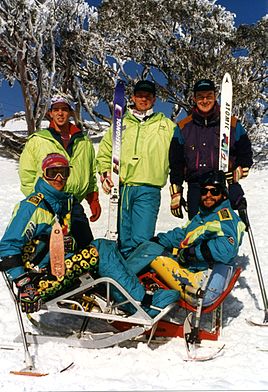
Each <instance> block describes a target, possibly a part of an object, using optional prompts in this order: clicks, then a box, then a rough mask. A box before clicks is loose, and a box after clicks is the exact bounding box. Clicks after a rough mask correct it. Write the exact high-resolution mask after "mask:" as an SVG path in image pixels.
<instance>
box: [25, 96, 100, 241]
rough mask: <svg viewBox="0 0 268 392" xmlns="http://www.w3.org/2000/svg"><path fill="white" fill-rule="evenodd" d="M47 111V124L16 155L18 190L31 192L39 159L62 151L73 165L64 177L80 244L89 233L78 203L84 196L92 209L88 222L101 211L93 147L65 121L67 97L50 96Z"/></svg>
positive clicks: (69, 112)
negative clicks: (71, 198)
mask: <svg viewBox="0 0 268 392" xmlns="http://www.w3.org/2000/svg"><path fill="white" fill-rule="evenodd" d="M48 115H49V116H50V119H51V120H50V124H49V127H48V128H47V129H41V130H38V131H37V132H35V133H33V134H32V135H30V136H29V138H28V141H27V143H26V145H25V147H24V149H23V152H22V154H21V156H20V162H19V176H20V180H21V190H22V192H23V193H24V195H25V196H28V195H29V194H30V193H31V192H33V190H34V186H35V183H36V181H37V180H38V178H39V177H40V176H42V161H43V159H44V158H45V157H46V156H47V155H48V154H50V153H59V154H62V155H64V156H65V157H66V158H67V159H68V160H69V162H70V166H71V167H73V168H74V170H72V171H71V174H70V176H69V177H68V180H67V183H66V192H69V193H71V194H73V195H74V197H75V198H76V199H77V200H78V202H79V203H77V204H76V207H75V209H74V211H73V216H72V226H73V235H74V236H75V238H76V240H77V242H78V243H79V244H80V245H81V246H82V247H83V246H86V245H87V244H88V243H90V242H91V241H92V239H93V234H92V231H91V229H90V226H89V222H88V219H87V216H86V214H85V212H84V209H83V207H82V205H81V204H80V203H81V202H82V200H83V199H86V200H87V202H88V204H89V207H90V210H91V213H92V215H91V217H90V221H91V222H95V221H96V220H97V219H98V218H99V216H100V214H101V206H100V203H99V198H98V186H97V179H96V164H95V151H94V147H93V145H92V143H91V141H90V139H89V138H88V137H87V136H86V135H84V134H83V133H82V131H81V130H80V129H79V128H78V127H77V126H76V125H74V124H73V123H71V122H70V121H69V120H70V117H71V116H72V115H73V108H72V106H71V104H70V102H69V101H68V99H67V98H65V97H64V96H60V95H58V96H54V97H53V98H52V99H51V102H50V109H49V112H48Z"/></svg>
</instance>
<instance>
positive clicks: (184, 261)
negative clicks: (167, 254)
mask: <svg viewBox="0 0 268 392" xmlns="http://www.w3.org/2000/svg"><path fill="white" fill-rule="evenodd" d="M177 260H178V262H179V263H180V264H181V265H182V266H186V265H188V264H192V263H195V262H197V261H198V260H197V257H196V255H195V247H194V246H190V247H189V248H183V249H180V250H179V252H178V255H177Z"/></svg>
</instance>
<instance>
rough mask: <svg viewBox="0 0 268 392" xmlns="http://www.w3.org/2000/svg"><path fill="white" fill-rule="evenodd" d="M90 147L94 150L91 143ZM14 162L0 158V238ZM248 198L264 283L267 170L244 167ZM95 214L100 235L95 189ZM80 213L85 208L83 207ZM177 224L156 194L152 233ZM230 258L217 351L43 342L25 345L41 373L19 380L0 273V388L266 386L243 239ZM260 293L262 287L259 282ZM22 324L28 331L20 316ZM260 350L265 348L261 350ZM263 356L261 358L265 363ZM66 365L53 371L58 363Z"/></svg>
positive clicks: (14, 197)
mask: <svg viewBox="0 0 268 392" xmlns="http://www.w3.org/2000/svg"><path fill="white" fill-rule="evenodd" d="M96 148H97V147H96ZM17 170H18V163H17V162H16V161H15V160H11V159H7V158H1V157H0V178H1V187H0V219H1V225H0V237H2V235H3V232H4V229H5V227H6V226H7V224H8V222H9V219H10V217H11V213H12V209H13V207H14V204H15V203H16V202H17V201H19V200H20V199H22V198H23V196H22V194H21V192H20V190H19V178H18V172H17ZM243 187H244V190H245V192H246V196H247V200H248V210H249V218H250V221H251V226H252V230H253V233H254V237H255V242H256V247H257V250H258V255H259V259H260V264H261V268H262V272H263V278H264V282H265V283H266V287H267V281H268V262H267V260H268V248H267V224H268V208H267V207H268V168H266V169H264V170H262V171H254V170H251V172H250V174H249V177H248V178H247V179H246V180H243ZM100 200H101V204H102V208H103V211H102V215H101V218H100V219H99V220H98V221H97V222H95V223H93V224H92V229H93V231H94V235H95V237H96V238H97V237H103V236H104V235H105V231H106V226H107V211H108V209H107V204H108V198H107V196H105V195H104V194H103V192H100ZM84 207H85V209H86V211H88V207H87V205H86V204H85V205H84ZM183 222H184V221H181V220H178V219H176V218H174V217H173V216H171V214H170V212H169V194H168V187H167V186H166V187H165V188H164V189H163V191H162V204H161V210H160V214H159V219H158V224H157V230H156V231H157V232H159V231H166V230H168V229H171V228H173V227H175V226H176V225H179V224H182V223H183ZM238 263H239V264H240V265H242V266H243V272H242V274H241V276H240V278H239V280H238V282H237V284H236V286H235V288H234V290H233V291H232V293H231V294H230V295H229V297H228V298H227V300H226V302H225V306H224V318H223V321H224V329H223V334H222V341H223V342H224V343H225V349H224V352H223V355H222V356H220V357H218V358H216V359H214V360H213V361H210V362H202V363H201V362H198V363H197V362H185V361H184V360H183V359H184V358H185V350H184V345H183V342H182V339H180V338H174V339H172V340H171V341H169V342H168V343H166V344H164V345H162V346H159V347H157V348H154V349H151V348H149V347H147V345H146V344H145V343H139V344H138V346H137V347H127V346H126V347H113V348H107V349H100V350H88V349H78V348H70V347H67V345H65V344H54V343H53V344H52V343H46V344H44V345H39V346H38V347H37V346H30V352H31V354H32V355H33V356H34V360H35V364H36V367H37V368H38V370H40V371H43V372H48V373H49V375H48V376H46V377H41V378H36V377H25V376H17V375H12V374H10V373H9V372H10V370H20V369H22V368H23V367H24V363H23V361H24V351H23V347H22V345H18V346H16V347H15V349H14V350H4V349H3V347H4V346H7V345H13V346H14V344H13V339H14V337H15V336H17V335H18V334H19V327H18V323H17V319H16V313H15V309H14V305H13V303H12V301H11V298H10V296H9V293H8V291H7V288H6V286H5V284H4V282H3V280H2V277H0V298H1V300H0V315H1V316H0V317H1V318H0V347H2V349H0V354H1V356H0V390H2V391H14V392H17V391H18V392H22V391H27V392H36V391H97V390H102V391H113V390H116V391H122V390H124V391H126V390H139V391H141V390H143V391H145V390H267V389H268V367H267V363H268V360H267V359H268V358H267V356H268V352H267V350H268V328H265V327H252V326H249V325H248V324H247V323H246V321H245V319H246V318H248V317H250V316H253V317H255V318H257V319H259V320H262V319H263V315H264V312H263V304H262V299H261V294H260V290H259V286H258V281H257V277H256V272H255V266H254V261H253V257H252V253H251V248H250V244H249V240H248V236H247V235H245V236H244V240H243V244H242V246H241V248H240V252H239V256H238ZM267 290H268V287H267ZM25 325H26V329H28V330H29V329H30V330H31V328H32V327H31V326H30V325H29V322H28V320H25ZM260 348H261V349H265V350H266V351H261V350H260ZM266 361H267V362H266ZM71 362H74V365H73V366H72V367H71V368H70V369H68V370H67V371H65V372H64V373H60V370H61V369H62V368H64V367H65V366H67V365H69V364H70V363H71Z"/></svg>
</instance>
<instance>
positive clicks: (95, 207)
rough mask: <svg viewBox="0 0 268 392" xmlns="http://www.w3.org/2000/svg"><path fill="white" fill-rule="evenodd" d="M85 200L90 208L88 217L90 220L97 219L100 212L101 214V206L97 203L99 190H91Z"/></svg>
mask: <svg viewBox="0 0 268 392" xmlns="http://www.w3.org/2000/svg"><path fill="white" fill-rule="evenodd" d="M86 201H87V202H88V204H89V207H90V210H91V212H92V215H91V217H90V218H89V219H90V222H95V221H96V220H97V219H99V217H100V214H101V206H100V203H99V192H91V193H89V194H88V195H87V197H86Z"/></svg>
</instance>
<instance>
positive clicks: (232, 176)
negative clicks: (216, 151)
mask: <svg viewBox="0 0 268 392" xmlns="http://www.w3.org/2000/svg"><path fill="white" fill-rule="evenodd" d="M248 173H249V168H248V167H241V166H238V167H237V168H236V169H235V170H233V171H232V172H227V173H225V177H226V180H227V182H228V184H234V183H237V182H239V180H241V179H242V178H246V177H247V176H248Z"/></svg>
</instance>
